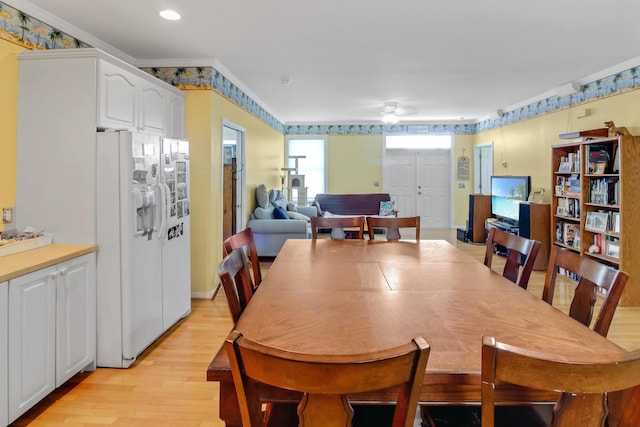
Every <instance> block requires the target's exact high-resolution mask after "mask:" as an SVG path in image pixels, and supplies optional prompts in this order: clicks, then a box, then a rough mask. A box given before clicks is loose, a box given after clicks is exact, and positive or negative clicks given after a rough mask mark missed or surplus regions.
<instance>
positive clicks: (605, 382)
mask: <svg viewBox="0 0 640 427" xmlns="http://www.w3.org/2000/svg"><path fill="white" fill-rule="evenodd" d="M481 377H482V426H483V427H492V426H493V425H494V423H495V390H496V388H497V387H498V388H499V387H500V383H510V384H515V385H519V386H524V387H530V388H535V389H539V390H549V391H559V392H562V393H563V394H562V397H561V398H560V401H559V402H558V404H557V405H556V406H555V407H554V414H553V419H552V422H551V427H565V426H581V427H590V426H594V427H595V426H598V427H601V426H603V425H604V421H605V419H606V417H607V414H608V412H609V409H608V404H607V398H606V394H607V393H611V392H618V391H621V390H628V389H634V388H635V387H636V386H638V385H639V384H640V351H634V352H629V353H627V354H626V355H625V356H624V358H623V359H622V360H619V361H613V362H607V363H599V362H593V363H585V362H584V361H580V362H573V361H569V360H566V359H560V358H558V357H557V356H555V355H554V354H553V353H544V352H540V351H533V350H527V349H523V348H520V347H515V346H511V345H508V344H504V343H500V342H497V341H496V339H495V338H493V337H486V336H485V337H483V338H482V374H481ZM636 422H637V420H636Z"/></svg>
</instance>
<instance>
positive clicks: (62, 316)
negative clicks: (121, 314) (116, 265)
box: [56, 254, 96, 387]
mask: <svg viewBox="0 0 640 427" xmlns="http://www.w3.org/2000/svg"><path fill="white" fill-rule="evenodd" d="M58 274H59V275H58V278H57V293H56V294H57V297H56V307H57V309H56V387H60V386H61V385H62V384H64V383H65V382H66V381H67V380H68V379H69V378H71V377H72V376H74V375H75V374H77V373H78V372H80V371H82V370H85V371H87V370H89V371H94V370H95V369H96V256H95V254H89V255H85V256H82V257H79V258H75V259H73V260H70V261H67V262H66V263H64V264H59V265H58Z"/></svg>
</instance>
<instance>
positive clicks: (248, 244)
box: [222, 227, 262, 287]
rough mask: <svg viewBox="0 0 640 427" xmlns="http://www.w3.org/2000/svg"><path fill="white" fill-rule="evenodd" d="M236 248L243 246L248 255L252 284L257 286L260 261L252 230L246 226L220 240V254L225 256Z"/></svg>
mask: <svg viewBox="0 0 640 427" xmlns="http://www.w3.org/2000/svg"><path fill="white" fill-rule="evenodd" d="M237 248H245V253H246V254H247V256H248V257H249V263H250V264H251V271H252V273H253V286H255V287H258V286H260V283H262V273H261V272H260V261H259V260H258V250H257V249H256V242H255V240H253V231H251V228H249V227H247V228H245V229H244V230H242V231H240V232H238V233H236V234H234V235H233V236H231V237H228V238H227V239H225V241H224V242H222V256H227V255H229V254H230V253H231V251H232V250H234V249H237Z"/></svg>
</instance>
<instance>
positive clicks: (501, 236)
mask: <svg viewBox="0 0 640 427" xmlns="http://www.w3.org/2000/svg"><path fill="white" fill-rule="evenodd" d="M496 244H497V245H500V246H504V247H505V248H507V262H506V263H505V265H504V270H503V272H502V275H503V276H504V277H506V278H507V279H509V280H511V281H512V282H513V283H516V284H518V286H520V287H521V288H523V289H527V287H528V285H529V278H530V277H531V272H532V271H533V264H535V262H536V258H537V256H538V252H539V251H540V246H541V245H542V243H540V242H539V241H537V240H531V239H527V238H525V237H522V236H516V235H515V234H510V233H507V232H504V231H502V230H499V229H497V228H495V227H494V228H491V230H490V231H489V237H488V238H487V245H486V249H485V255H484V265H486V266H487V267H491V264H492V262H493V253H494V250H495V245H496ZM523 257H524V263H522V271H520V264H521V260H522V258H523ZM518 277H519V278H518Z"/></svg>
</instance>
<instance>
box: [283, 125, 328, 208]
mask: <svg viewBox="0 0 640 427" xmlns="http://www.w3.org/2000/svg"><path fill="white" fill-rule="evenodd" d="M326 146H327V139H326V138H325V137H322V136H316V137H301V136H290V137H287V144H286V152H285V156H286V160H285V161H286V162H287V167H290V168H293V167H295V166H296V159H290V158H289V156H305V157H304V158H299V159H297V160H298V175H304V182H305V186H306V187H307V200H313V199H315V197H316V194H318V193H324V192H325V182H326V164H327V162H326V152H327V150H326ZM293 173H295V172H293ZM283 175H284V172H283Z"/></svg>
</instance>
